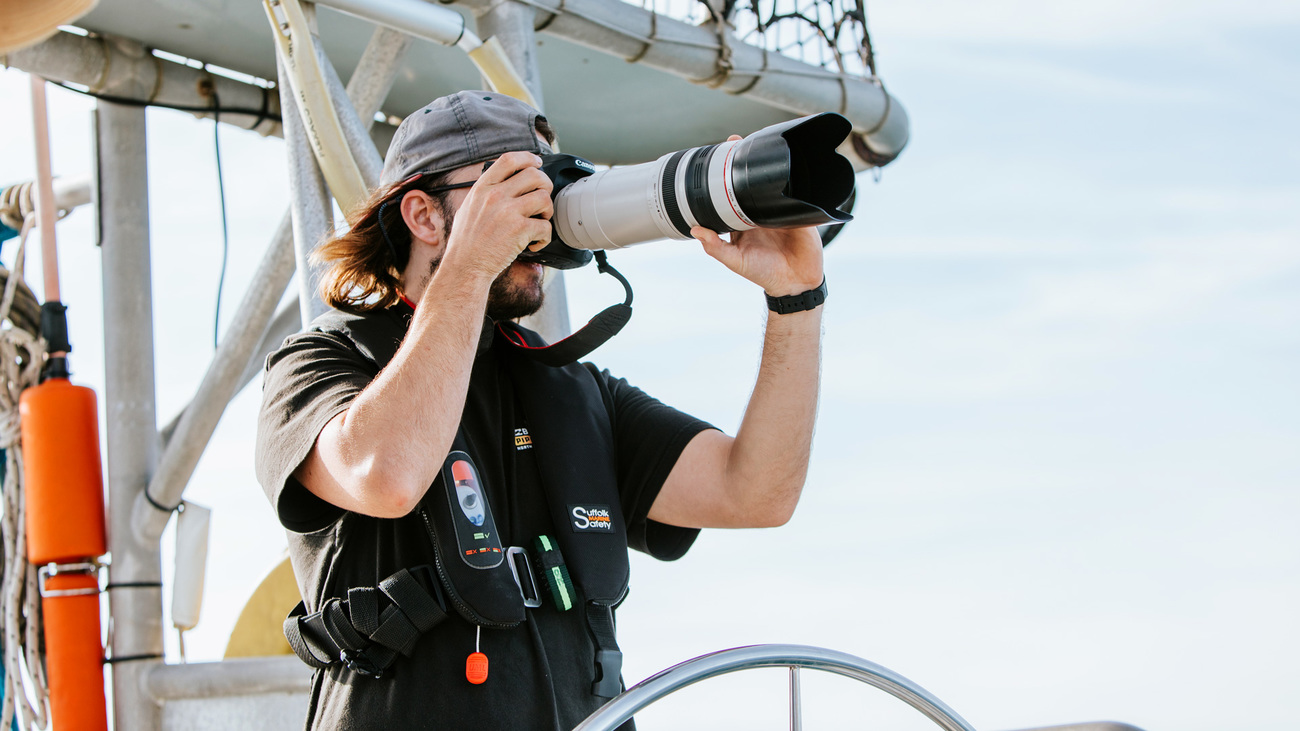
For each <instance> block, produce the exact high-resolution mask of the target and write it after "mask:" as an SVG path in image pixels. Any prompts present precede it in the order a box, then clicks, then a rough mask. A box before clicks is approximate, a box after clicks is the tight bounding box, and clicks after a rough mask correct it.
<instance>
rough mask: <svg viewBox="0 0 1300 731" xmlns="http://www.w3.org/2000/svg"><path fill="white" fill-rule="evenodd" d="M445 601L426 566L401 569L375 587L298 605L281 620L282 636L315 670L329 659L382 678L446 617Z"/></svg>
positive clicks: (327, 663) (440, 589)
mask: <svg viewBox="0 0 1300 731" xmlns="http://www.w3.org/2000/svg"><path fill="white" fill-rule="evenodd" d="M446 608H447V601H446V598H445V597H444V596H443V593H442V588H441V586H439V584H438V581H437V579H436V578H435V577H434V575H433V569H432V568H431V567H429V566H418V567H416V568H414V569H411V570H407V569H402V570H400V571H398V572H397V573H395V574H393V575H392V576H389V577H388V578H386V579H384V580H383V581H381V582H379V586H378V587H356V588H352V589H349V590H348V598H347V599H339V598H337V597H334V598H331V599H328V600H326V601H325V603H324V604H323V605H322V606H321V609H320V611H317V612H313V613H311V614H308V613H307V608H306V605H305V604H304V603H303V602H298V606H296V607H294V609H293V611H292V612H290V613H289V616H288V617H286V618H285V620H284V636H285V639H287V640H288V641H289V647H290V648H291V649H292V650H293V653H294V654H295V655H297V656H298V658H299V659H300V660H302V661H303V662H305V663H307V664H308V665H309V666H311V667H313V668H315V669H317V670H319V669H321V668H326V667H329V666H331V665H334V664H335V663H342V664H343V665H345V666H346V667H348V669H350V670H353V671H355V672H358V673H361V674H362V675H369V676H371V677H375V678H378V677H382V676H383V674H384V672H385V671H387V670H388V668H389V667H390V666H391V665H392V664H393V663H394V662H395V661H396V660H397V657H398V655H406V656H407V657H410V655H411V654H412V653H413V652H414V651H415V645H416V643H417V642H418V641H419V639H420V636H421V635H423V634H424V633H425V632H428V631H429V630H431V629H433V628H434V627H436V626H437V625H438V624H440V623H441V622H442V621H443V620H445V619H446V618H447V609H446Z"/></svg>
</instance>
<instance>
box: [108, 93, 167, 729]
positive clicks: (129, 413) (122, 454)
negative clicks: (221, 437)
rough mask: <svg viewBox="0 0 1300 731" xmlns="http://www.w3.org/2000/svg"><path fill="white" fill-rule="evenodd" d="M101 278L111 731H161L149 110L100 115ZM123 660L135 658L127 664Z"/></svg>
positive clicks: (116, 108)
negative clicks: (150, 500)
mask: <svg viewBox="0 0 1300 731" xmlns="http://www.w3.org/2000/svg"><path fill="white" fill-rule="evenodd" d="M95 127H96V133H95V138H96V148H97V150H98V157H99V180H100V183H101V184H100V192H99V196H100V197H99V205H100V220H101V224H100V225H101V232H102V251H103V277H104V351H105V353H104V371H105V374H104V375H105V389H104V402H105V404H106V408H105V420H106V422H107V427H108V450H107V452H108V490H109V504H108V519H109V551H110V552H111V553H112V555H113V564H112V566H110V567H109V581H110V583H111V584H115V585H118V587H117V588H113V589H110V591H109V595H108V605H109V614H110V616H111V618H112V624H111V625H110V626H111V627H112V630H111V632H110V645H111V648H112V652H113V657H114V658H119V660H120V661H119V662H116V663H114V664H113V665H112V673H113V676H112V677H113V681H112V682H113V715H114V719H115V723H114V727H115V728H118V729H132V731H156V729H159V728H160V724H161V721H162V718H161V712H160V709H159V707H158V705H157V704H155V703H154V702H153V701H152V700H151V699H149V698H148V697H147V696H146V695H145V693H144V685H143V678H144V676H145V675H147V674H148V672H149V670H150V669H151V668H152V667H154V666H155V665H157V664H158V663H159V662H160V661H161V659H162V652H163V626H162V560H161V556H160V551H159V546H158V541H157V540H142V539H141V537H140V536H139V535H137V534H136V532H135V531H133V530H131V514H132V508H133V505H134V504H135V501H136V499H137V498H138V497H139V496H141V495H142V494H143V492H144V488H145V485H147V484H148V482H149V476H150V474H151V473H152V472H153V467H154V460H155V458H156V455H157V441H158V436H157V435H158V431H157V430H158V422H157V417H156V414H155V410H154V353H153V299H152V295H151V292H152V288H151V286H150V279H151V275H150V265H149V190H148V177H147V173H146V158H145V152H146V147H145V112H144V109H142V108H140V107H130V106H120V105H117V104H108V103H102V102H101V103H100V104H99V106H98V110H97V114H96V125H95ZM125 658H138V659H132V660H125V661H121V660H122V659H125Z"/></svg>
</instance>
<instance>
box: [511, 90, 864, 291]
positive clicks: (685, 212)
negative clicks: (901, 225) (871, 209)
mask: <svg viewBox="0 0 1300 731" xmlns="http://www.w3.org/2000/svg"><path fill="white" fill-rule="evenodd" d="M852 129H853V126H852V124H851V123H850V122H849V120H848V119H846V118H844V117H843V116H841V115H839V114H834V113H829V112H828V113H824V114H815V115H812V116H808V117H803V118H800V119H794V120H791V121H789V122H783V123H781V124H776V125H772V126H771V127H766V128H764V129H761V130H759V131H757V132H755V133H753V134H751V135H749V136H748V137H746V138H744V139H742V140H732V141H728V142H722V143H719V144H716V145H707V146H704V147H694V148H691V149H688V150H679V151H677V152H670V153H668V154H667V155H664V156H663V157H661V158H659V159H658V160H655V161H654V162H647V163H642V164H640V165H629V166H627V167H619V168H611V169H609V170H602V171H599V172H597V171H596V168H595V166H594V165H592V164H591V163H590V162H589V161H587V160H584V159H582V158H580V157H577V156H574V155H564V154H555V155H544V156H542V171H543V172H545V173H546V174H547V176H549V177H550V179H551V182H552V183H553V184H554V189H553V191H552V199H553V200H554V202H555V213H554V215H553V216H552V218H551V226H552V235H551V243H549V244H548V245H547V246H546V247H544V248H542V249H541V250H539V251H525V252H524V254H523V255H521V256H520V258H521V259H523V260H525V261H535V262H539V263H541V264H544V265H546V266H550V267H555V268H557V269H574V268H577V267H580V266H583V265H584V264H586V263H587V262H589V261H591V258H592V253H591V252H592V251H593V250H601V249H621V248H624V247H628V246H633V245H636V244H641V243H645V242H647V241H654V240H657V239H665V238H667V239H689V238H691V234H690V230H691V228H692V227H693V226H703V227H705V228H708V229H712V230H714V231H716V232H718V233H726V232H729V231H747V230H749V229H753V228H759V227H763V228H800V227H804V226H828V225H829V226H831V227H838V226H842V225H843V224H844V223H846V222H848V221H851V220H853V216H852V215H850V214H849V213H847V212H845V211H843V210H841V208H842V207H843V206H844V204H845V203H846V202H849V201H850V199H851V197H852V196H853V192H854V190H853V185H854V175H853V166H852V164H851V163H849V161H848V160H847V159H845V158H844V157H843V156H842V155H840V154H839V153H838V152H836V149H835V148H837V147H838V146H839V145H840V143H842V142H843V141H844V139H845V138H846V137H848V135H849V132H851V131H852ZM850 205H851V203H850ZM836 230H838V229H836ZM823 238H824V239H826V237H825V235H824V236H823Z"/></svg>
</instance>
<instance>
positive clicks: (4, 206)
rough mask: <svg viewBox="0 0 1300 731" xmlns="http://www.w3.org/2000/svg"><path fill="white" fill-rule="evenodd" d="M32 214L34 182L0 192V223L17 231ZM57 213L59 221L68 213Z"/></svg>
mask: <svg viewBox="0 0 1300 731" xmlns="http://www.w3.org/2000/svg"><path fill="white" fill-rule="evenodd" d="M34 213H36V182H35V181H28V182H26V183H19V184H17V185H11V186H9V187H8V188H5V189H4V190H3V191H0V223H3V224H4V225H6V226H8V227H9V228H11V229H13V230H15V231H19V230H21V229H22V227H23V222H24V221H26V220H27V217H28V216H29V215H32V214H34ZM57 213H58V217H59V219H63V218H64V217H65V216H67V215H68V213H70V211H68V210H66V209H62V208H61V209H59V210H58V211H57ZM7 314H8V313H7V311H6V315H7Z"/></svg>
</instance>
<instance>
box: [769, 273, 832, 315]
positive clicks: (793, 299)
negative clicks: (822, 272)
mask: <svg viewBox="0 0 1300 731" xmlns="http://www.w3.org/2000/svg"><path fill="white" fill-rule="evenodd" d="M766 296H767V309H769V310H771V311H773V312H775V313H776V314H778V315H789V314H790V313H792V312H803V311H805V310H812V309H816V308H818V307H820V306H821V304H822V303H823V302H825V301H826V277H824V276H823V277H822V283H821V284H820V285H818V286H817V289H810V290H808V291H807V292H803V293H800V294H792V295H788V296H786V297H773V296H772V295H770V294H769V295H766Z"/></svg>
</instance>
